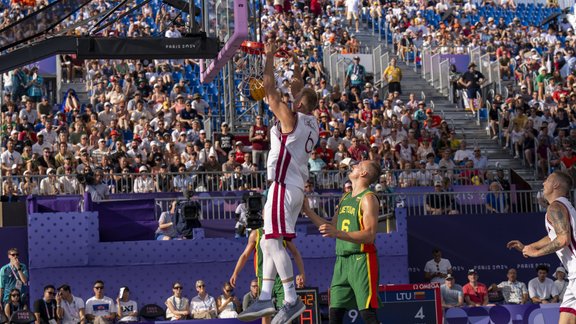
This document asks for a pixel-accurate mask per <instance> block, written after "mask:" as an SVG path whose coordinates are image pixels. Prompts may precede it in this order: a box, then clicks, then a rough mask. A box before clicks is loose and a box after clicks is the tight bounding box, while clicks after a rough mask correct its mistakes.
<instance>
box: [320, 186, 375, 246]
mask: <svg viewBox="0 0 576 324" xmlns="http://www.w3.org/2000/svg"><path fill="white" fill-rule="evenodd" d="M360 208H361V210H362V223H363V224H364V229H363V230H361V231H355V232H345V231H341V230H338V229H337V227H335V226H334V225H333V224H324V225H322V226H320V233H322V235H323V236H325V237H334V238H337V239H341V240H344V241H348V242H352V243H355V244H369V243H373V242H374V240H375V239H376V232H377V230H378V211H379V210H380V204H379V202H378V198H376V195H366V196H364V198H362V202H361V205H360Z"/></svg>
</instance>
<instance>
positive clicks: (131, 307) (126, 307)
mask: <svg viewBox="0 0 576 324" xmlns="http://www.w3.org/2000/svg"><path fill="white" fill-rule="evenodd" d="M120 307H122V314H123V315H124V316H123V317H122V318H121V319H119V320H118V322H138V316H129V315H128V316H127V315H126V314H130V313H132V312H137V311H138V304H137V303H136V302H135V301H133V300H129V301H127V302H125V301H120Z"/></svg>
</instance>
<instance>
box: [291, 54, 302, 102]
mask: <svg viewBox="0 0 576 324" xmlns="http://www.w3.org/2000/svg"><path fill="white" fill-rule="evenodd" d="M292 60H293V61H294V75H293V77H294V79H293V80H292V83H291V84H290V91H291V92H292V97H294V98H296V96H297V95H298V94H299V93H300V91H302V89H303V88H304V79H303V78H302V69H301V68H300V58H298V55H296V53H292Z"/></svg>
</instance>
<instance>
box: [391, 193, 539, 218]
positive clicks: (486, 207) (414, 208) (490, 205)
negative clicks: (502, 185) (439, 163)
mask: <svg viewBox="0 0 576 324" xmlns="http://www.w3.org/2000/svg"><path fill="white" fill-rule="evenodd" d="M539 196H540V195H539V192H538V191H535V190H527V191H525V190H512V191H499V192H487V191H485V192H478V191H476V192H474V191H470V192H429V193H423V192H418V193H416V192H415V193H394V194H386V195H384V197H385V198H387V199H389V200H390V202H389V204H392V205H393V206H395V207H403V208H406V209H407V211H408V215H409V216H420V215H447V214H485V213H508V212H509V213H534V212H543V211H544V210H545V208H546V206H545V202H544V200H543V199H542V198H540V197H539Z"/></svg>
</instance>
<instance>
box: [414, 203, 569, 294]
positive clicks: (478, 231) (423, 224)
mask: <svg viewBox="0 0 576 324" xmlns="http://www.w3.org/2000/svg"><path fill="white" fill-rule="evenodd" d="M545 235H546V230H545V228H544V214H541V213H524V214H484V215H483V214H477V215H446V216H409V217H408V264H409V273H410V282H422V281H423V280H424V265H425V264H426V262H427V261H429V260H431V259H432V249H434V248H439V249H440V250H441V251H442V257H443V258H446V259H448V260H449V261H450V263H451V264H452V269H453V274H454V276H455V278H456V282H457V283H459V284H461V285H464V284H466V283H467V282H468V280H467V275H466V273H467V271H468V269H471V268H473V269H476V270H477V271H478V274H479V276H480V277H479V281H480V282H482V283H484V284H487V285H489V284H491V283H499V282H501V281H504V280H507V279H506V272H507V270H508V269H509V268H516V269H517V270H518V279H519V280H521V281H523V282H524V283H526V284H527V283H528V281H529V280H530V279H532V278H534V277H536V267H537V266H538V265H540V264H546V265H548V266H549V267H550V269H551V270H550V275H549V277H551V276H552V272H553V271H554V270H555V269H556V267H558V266H559V265H560V260H559V259H558V257H556V255H554V254H552V255H548V256H545V257H541V258H534V259H533V258H528V259H527V258H524V257H522V254H521V253H520V252H518V251H516V250H508V249H507V248H506V243H507V242H509V241H511V240H515V239H516V240H520V241H521V242H523V243H526V244H527V243H532V242H535V241H537V240H539V239H541V238H542V237H544V236H545Z"/></svg>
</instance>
